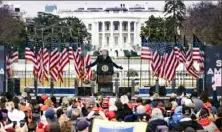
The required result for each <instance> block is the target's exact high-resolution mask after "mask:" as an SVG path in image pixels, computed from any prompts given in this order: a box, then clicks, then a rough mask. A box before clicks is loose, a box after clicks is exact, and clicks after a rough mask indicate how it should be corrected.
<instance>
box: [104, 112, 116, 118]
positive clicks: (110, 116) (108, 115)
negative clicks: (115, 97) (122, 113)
mask: <svg viewBox="0 0 222 132" xmlns="http://www.w3.org/2000/svg"><path fill="white" fill-rule="evenodd" d="M106 117H107V118H108V119H109V120H112V119H114V118H116V113H115V112H113V111H108V112H106Z"/></svg>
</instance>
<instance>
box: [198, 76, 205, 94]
mask: <svg viewBox="0 0 222 132" xmlns="http://www.w3.org/2000/svg"><path fill="white" fill-rule="evenodd" d="M203 91H204V89H203V79H202V78H199V79H197V93H198V95H200V93H202V92H203Z"/></svg>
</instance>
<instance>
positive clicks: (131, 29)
mask: <svg viewBox="0 0 222 132" xmlns="http://www.w3.org/2000/svg"><path fill="white" fill-rule="evenodd" d="M130 31H134V23H130Z"/></svg>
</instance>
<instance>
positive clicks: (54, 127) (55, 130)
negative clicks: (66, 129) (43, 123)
mask: <svg viewBox="0 0 222 132" xmlns="http://www.w3.org/2000/svg"><path fill="white" fill-rule="evenodd" d="M49 132H63V131H61V129H60V126H59V124H58V123H56V122H53V123H51V124H50V126H49Z"/></svg>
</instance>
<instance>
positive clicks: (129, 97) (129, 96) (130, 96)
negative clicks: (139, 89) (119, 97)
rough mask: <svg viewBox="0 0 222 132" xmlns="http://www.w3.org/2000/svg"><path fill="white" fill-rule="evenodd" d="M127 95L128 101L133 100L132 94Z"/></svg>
mask: <svg viewBox="0 0 222 132" xmlns="http://www.w3.org/2000/svg"><path fill="white" fill-rule="evenodd" d="M126 95H127V97H128V99H129V100H131V98H132V95H131V93H129V92H128V93H127V94H126Z"/></svg>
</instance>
